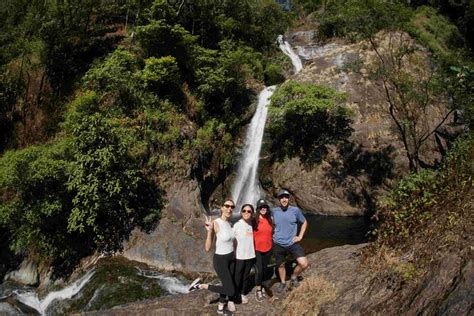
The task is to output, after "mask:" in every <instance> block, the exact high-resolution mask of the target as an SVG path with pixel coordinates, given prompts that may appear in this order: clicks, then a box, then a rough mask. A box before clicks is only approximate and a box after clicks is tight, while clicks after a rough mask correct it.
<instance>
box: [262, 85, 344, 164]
mask: <svg viewBox="0 0 474 316" xmlns="http://www.w3.org/2000/svg"><path fill="white" fill-rule="evenodd" d="M345 98H346V96H345V94H343V93H339V92H337V91H336V90H335V89H333V88H330V87H324V86H316V85H311V84H300V83H297V82H294V81H288V82H286V83H285V84H283V85H282V86H281V87H280V88H279V89H278V90H277V91H276V92H275V94H274V95H273V97H272V101H271V105H270V120H271V121H270V124H269V126H268V133H269V134H270V139H271V140H272V144H271V152H272V153H274V155H275V156H276V157H277V158H280V159H281V158H284V157H295V156H299V157H301V158H302V160H303V161H305V162H308V163H317V162H319V161H320V160H321V159H322V158H323V157H324V155H325V154H326V153H327V146H328V145H330V144H336V143H338V142H339V141H342V140H344V139H346V138H347V137H349V135H350V134H351V132H352V129H351V128H350V123H351V119H350V116H351V111H350V110H348V109H347V108H345V107H343V105H342V103H343V101H344V100H345Z"/></svg>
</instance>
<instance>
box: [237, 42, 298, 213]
mask: <svg viewBox="0 0 474 316" xmlns="http://www.w3.org/2000/svg"><path fill="white" fill-rule="evenodd" d="M277 40H278V45H279V47H280V49H281V51H282V52H283V53H284V54H285V55H287V56H288V57H289V58H290V59H291V63H292V64H293V67H294V72H295V74H296V73H298V72H299V71H300V70H301V69H302V68H303V64H302V62H301V59H300V58H299V57H298V55H297V54H296V53H295V52H294V51H293V49H292V48H291V46H290V44H289V43H288V42H286V41H284V40H283V35H279V36H278V39H277ZM275 89H276V86H270V87H265V88H264V89H263V90H262V92H260V94H259V96H258V105H257V110H256V111H255V114H254V116H253V118H252V121H251V122H250V126H249V128H248V130H247V134H246V137H245V143H244V147H243V151H242V156H241V157H240V161H239V166H238V169H237V176H236V180H235V182H234V185H233V186H232V198H233V199H234V201H235V203H236V205H237V210H238V209H239V207H240V206H241V205H242V204H244V203H251V204H255V203H256V202H257V200H258V199H259V198H260V197H261V188H260V183H259V181H258V175H257V172H258V163H259V159H260V149H261V147H262V140H263V132H264V130H265V122H266V120H267V113H268V105H269V104H270V98H271V96H272V95H273V92H275Z"/></svg>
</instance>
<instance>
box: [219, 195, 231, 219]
mask: <svg viewBox="0 0 474 316" xmlns="http://www.w3.org/2000/svg"><path fill="white" fill-rule="evenodd" d="M225 202H232V204H234V206H235V202H234V200H232V199H231V198H225V199H224V201H222V206H224V204H225ZM219 211H220V212H221V216H222V207H221V208H220V209H219Z"/></svg>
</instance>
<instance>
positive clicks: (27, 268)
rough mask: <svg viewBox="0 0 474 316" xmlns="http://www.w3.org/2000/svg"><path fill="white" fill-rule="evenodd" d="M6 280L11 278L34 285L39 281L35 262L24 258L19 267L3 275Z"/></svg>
mask: <svg viewBox="0 0 474 316" xmlns="http://www.w3.org/2000/svg"><path fill="white" fill-rule="evenodd" d="M4 280H5V281H6V280H12V281H15V282H18V283H21V284H25V285H36V284H38V281H39V273H38V266H37V265H36V263H35V262H33V261H31V260H29V259H25V260H23V262H22V263H21V265H20V269H18V270H16V271H12V272H10V273H8V274H7V275H5V279H4Z"/></svg>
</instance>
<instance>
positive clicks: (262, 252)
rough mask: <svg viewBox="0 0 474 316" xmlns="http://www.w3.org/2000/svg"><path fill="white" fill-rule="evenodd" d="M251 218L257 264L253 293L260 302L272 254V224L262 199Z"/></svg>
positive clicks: (263, 293)
mask: <svg viewBox="0 0 474 316" xmlns="http://www.w3.org/2000/svg"><path fill="white" fill-rule="evenodd" d="M254 214H255V215H254V218H253V238H254V242H255V255H256V258H257V262H256V264H255V274H256V275H255V285H256V288H257V292H256V293H255V295H256V297H257V301H259V302H261V301H263V299H264V298H265V292H264V291H263V290H262V285H264V281H266V280H267V279H268V273H267V272H268V263H269V262H270V257H271V253H272V251H271V250H272V234H273V223H272V217H271V214H270V207H269V206H268V203H267V202H266V201H265V200H264V199H260V200H258V202H257V211H256V212H255V213H254Z"/></svg>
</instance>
